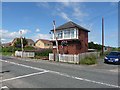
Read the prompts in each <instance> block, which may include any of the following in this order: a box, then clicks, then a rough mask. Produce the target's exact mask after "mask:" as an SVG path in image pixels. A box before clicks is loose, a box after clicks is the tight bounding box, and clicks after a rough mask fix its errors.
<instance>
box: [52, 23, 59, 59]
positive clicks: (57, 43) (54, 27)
mask: <svg viewBox="0 0 120 90" xmlns="http://www.w3.org/2000/svg"><path fill="white" fill-rule="evenodd" d="M55 25H56V24H55V21H53V28H54V37H55V42H56V46H57V59H58V61H59V56H58V55H59V49H58V41H57V37H56V30H55V27H56V26H55Z"/></svg>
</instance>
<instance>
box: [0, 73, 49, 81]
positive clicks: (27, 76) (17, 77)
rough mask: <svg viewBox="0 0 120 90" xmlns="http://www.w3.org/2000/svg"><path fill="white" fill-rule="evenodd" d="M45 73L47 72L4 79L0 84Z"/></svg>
mask: <svg viewBox="0 0 120 90" xmlns="http://www.w3.org/2000/svg"><path fill="white" fill-rule="evenodd" d="M46 72H48V71H43V72H37V73H32V74H27V75H23V76H18V77H14V78H9V79H4V80H2V81H0V82H5V81H10V80H15V79H21V78H25V77H29V76H33V75H38V74H44V73H46Z"/></svg>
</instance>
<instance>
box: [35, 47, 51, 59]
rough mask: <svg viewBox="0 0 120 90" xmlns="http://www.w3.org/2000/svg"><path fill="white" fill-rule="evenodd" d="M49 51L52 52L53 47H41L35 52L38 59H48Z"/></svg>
mask: <svg viewBox="0 0 120 90" xmlns="http://www.w3.org/2000/svg"><path fill="white" fill-rule="evenodd" d="M49 53H52V49H41V50H40V51H37V52H35V58H37V59H48V57H49Z"/></svg>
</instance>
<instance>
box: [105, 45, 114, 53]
mask: <svg viewBox="0 0 120 90" xmlns="http://www.w3.org/2000/svg"><path fill="white" fill-rule="evenodd" d="M111 50H112V47H110V46H104V51H107V52H110V51H111Z"/></svg>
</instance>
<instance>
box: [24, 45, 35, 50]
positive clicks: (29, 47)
mask: <svg viewBox="0 0 120 90" xmlns="http://www.w3.org/2000/svg"><path fill="white" fill-rule="evenodd" d="M24 50H35V48H34V47H32V46H26V47H25V48H24Z"/></svg>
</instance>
